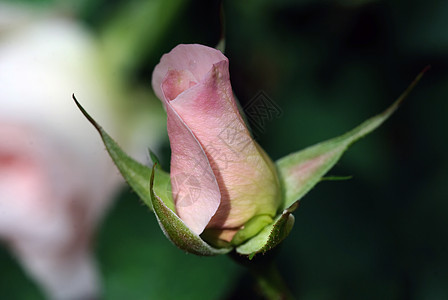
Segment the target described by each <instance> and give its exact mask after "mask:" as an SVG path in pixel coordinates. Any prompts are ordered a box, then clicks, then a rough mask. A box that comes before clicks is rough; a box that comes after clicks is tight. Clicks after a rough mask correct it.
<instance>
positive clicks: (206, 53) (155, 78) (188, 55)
mask: <svg viewBox="0 0 448 300" xmlns="http://www.w3.org/2000/svg"><path fill="white" fill-rule="evenodd" d="M223 60H225V61H227V58H226V57H225V56H224V54H222V53H221V51H219V50H216V49H213V48H210V47H207V46H203V45H198V44H192V45H185V44H180V45H178V46H177V47H175V48H174V49H173V50H171V51H170V52H169V53H167V54H165V55H163V56H162V58H161V59H160V63H159V64H158V65H157V66H156V68H155V69H154V72H153V74H152V88H153V89H154V92H155V93H156V95H157V97H159V99H164V96H163V91H162V82H163V81H164V80H165V77H166V75H167V73H168V71H170V70H188V71H189V72H191V74H192V75H193V77H194V78H195V79H196V81H197V82H199V81H201V80H202V78H203V77H204V76H205V75H206V74H207V73H208V72H209V71H210V66H212V65H214V64H216V63H218V62H220V61H223Z"/></svg>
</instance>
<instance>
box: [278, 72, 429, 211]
mask: <svg viewBox="0 0 448 300" xmlns="http://www.w3.org/2000/svg"><path fill="white" fill-rule="evenodd" d="M426 70H427V68H425V69H424V70H423V71H422V72H421V73H420V74H419V75H418V76H417V77H416V78H415V79H414V81H413V82H412V83H411V84H410V85H409V87H408V88H407V89H406V90H405V91H404V92H403V94H401V96H400V97H399V98H398V99H397V100H396V101H395V102H394V103H393V104H392V105H391V106H390V107H389V108H388V109H386V110H385V111H384V112H382V113H380V114H379V115H376V116H374V117H373V118H370V119H368V120H367V121H365V122H364V123H362V124H361V125H359V126H358V127H356V128H355V129H353V130H351V131H349V132H347V133H346V134H344V135H342V136H339V137H336V138H333V139H330V140H328V141H325V142H322V143H319V144H317V145H314V146H311V147H309V148H306V149H304V150H302V151H299V152H296V153H293V154H290V155H288V156H286V157H284V158H281V159H280V160H278V161H277V162H276V164H277V169H278V172H279V177H280V181H281V183H282V186H283V199H284V202H283V207H282V209H286V208H289V207H291V205H293V204H294V203H296V202H297V201H299V200H300V199H301V198H302V197H303V196H304V195H305V194H306V193H307V192H308V191H309V190H311V189H312V188H313V187H314V186H315V185H316V184H317V183H318V182H319V181H321V179H322V176H324V175H325V173H327V172H328V171H329V170H330V169H331V168H332V167H333V166H334V165H335V164H336V162H337V161H338V160H339V159H340V157H341V156H342V154H343V153H344V152H345V151H346V150H347V148H348V147H349V146H350V145H351V144H353V143H354V142H356V141H357V140H358V139H360V138H362V137H363V136H365V135H367V134H369V133H370V132H372V131H373V130H375V129H376V128H378V127H379V126H380V125H381V124H382V123H383V122H384V121H386V120H387V119H388V118H389V117H390V116H391V115H392V113H393V112H394V111H395V110H396V109H397V108H398V106H399V105H400V104H401V102H403V100H404V99H405V98H406V97H407V96H408V94H409V93H410V92H411V90H412V89H413V88H414V86H415V85H416V84H417V82H418V81H419V80H420V79H421V77H422V76H423V74H424V72H425V71H426Z"/></svg>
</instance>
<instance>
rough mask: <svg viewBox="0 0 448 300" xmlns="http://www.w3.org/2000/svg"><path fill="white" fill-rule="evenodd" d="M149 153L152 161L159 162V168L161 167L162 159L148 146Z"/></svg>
mask: <svg viewBox="0 0 448 300" xmlns="http://www.w3.org/2000/svg"><path fill="white" fill-rule="evenodd" d="M148 153H149V158H151V161H152V163H153V164H157V166H158V168H160V159H159V158H158V157H157V155H156V154H155V153H154V152H153V151H152V150H151V149H150V148H148Z"/></svg>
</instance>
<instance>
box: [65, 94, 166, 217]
mask: <svg viewBox="0 0 448 300" xmlns="http://www.w3.org/2000/svg"><path fill="white" fill-rule="evenodd" d="M72 97H73V100H75V103H76V105H77V106H78V108H79V109H80V110H81V112H82V113H83V114H84V116H85V117H86V118H87V120H89V121H90V123H92V125H93V126H94V127H95V128H96V130H97V131H98V133H99V134H100V136H101V139H102V140H103V143H104V145H105V146H106V149H107V152H108V153H109V155H110V157H111V158H112V160H113V161H114V163H115V165H116V166H117V168H118V170H119V171H120V173H121V175H122V176H123V177H124V179H125V180H126V181H127V183H128V184H129V185H130V186H131V187H132V189H133V190H134V191H135V192H136V193H137V195H138V196H139V197H140V198H141V199H142V200H143V202H144V203H145V204H146V205H147V206H148V207H149V208H150V209H151V210H152V202H151V195H150V192H149V187H148V180H149V178H150V176H151V169H150V168H149V167H147V166H144V165H142V164H140V163H139V162H137V161H136V160H134V159H133V158H131V157H130V156H128V155H127V154H126V153H125V152H124V151H123V150H121V148H120V146H118V144H117V143H116V142H115V141H114V140H113V139H112V138H111V137H110V136H109V134H107V132H106V131H105V130H104V129H103V128H102V127H101V126H100V125H99V124H98V123H97V122H96V121H95V120H94V119H93V118H92V117H91V116H90V115H89V114H88V113H87V111H86V110H85V109H84V108H83V107H82V106H81V104H79V102H78V100H76V98H75V95H73V96H72ZM162 181H163V177H162ZM161 184H163V182H162V183H161Z"/></svg>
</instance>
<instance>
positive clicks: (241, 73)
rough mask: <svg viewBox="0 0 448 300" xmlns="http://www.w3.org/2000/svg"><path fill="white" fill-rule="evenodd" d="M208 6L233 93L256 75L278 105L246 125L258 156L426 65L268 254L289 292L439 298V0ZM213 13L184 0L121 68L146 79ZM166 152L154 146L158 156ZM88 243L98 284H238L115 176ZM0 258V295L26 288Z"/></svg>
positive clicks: (442, 253) (305, 137)
mask: <svg viewBox="0 0 448 300" xmlns="http://www.w3.org/2000/svg"><path fill="white" fill-rule="evenodd" d="M41 2H51V1H41ZM124 2H125V1H100V0H97V1H93V2H89V5H85V6H82V7H81V8H78V9H79V10H78V14H79V16H80V17H81V18H82V19H83V20H84V21H85V22H86V23H87V24H88V25H89V26H91V28H92V29H93V30H95V31H99V28H101V26H102V24H105V23H107V21H108V18H110V17H111V16H112V15H113V14H114V13H115V14H116V13H117V11H119V8H120V5H123V3H124ZM224 8H225V21H226V22H225V24H226V37H227V40H226V42H227V49H226V55H227V56H228V57H229V59H230V68H231V79H232V84H233V87H234V90H235V93H236V95H237V97H238V98H239V99H240V101H241V103H242V105H243V106H244V105H245V104H246V103H248V102H249V101H250V100H251V99H252V97H253V96H255V95H256V94H257V92H258V91H260V90H263V91H264V92H265V93H266V94H267V95H268V96H269V98H270V99H271V100H272V101H274V102H275V103H276V104H277V105H278V106H279V107H280V108H281V110H282V112H283V113H282V115H281V117H279V118H275V119H273V120H272V121H270V122H268V123H267V124H266V125H265V127H264V132H263V133H262V134H261V135H260V136H259V142H260V144H261V145H262V146H263V147H264V148H265V149H266V151H267V152H268V153H269V154H270V155H271V156H272V158H273V159H278V158H280V157H282V156H284V155H286V154H289V153H291V152H294V151H297V150H300V149H302V148H304V147H306V146H309V145H312V144H314V143H317V142H319V141H322V140H324V139H328V138H331V137H333V136H336V135H339V134H341V133H344V132H345V131H348V130H349V129H351V128H353V127H354V126H356V125H358V124H359V123H361V122H362V121H363V120H365V119H367V118H368V117H370V116H372V115H374V114H376V113H378V112H380V111H382V110H383V109H385V108H386V107H387V106H388V105H389V104H391V103H392V102H393V100H394V99H395V98H397V97H398V96H399V94H400V93H401V92H402V91H403V90H404V89H405V88H406V87H407V85H408V84H409V83H410V82H411V81H412V79H413V78H414V77H415V76H416V75H417V74H418V72H420V71H421V70H422V69H423V68H424V67H425V66H426V65H428V64H430V65H431V66H432V68H431V70H430V71H429V72H428V73H427V74H426V75H425V76H424V78H423V80H422V81H421V83H420V84H419V85H418V86H417V88H416V89H415V90H414V91H413V92H412V94H411V95H410V97H409V98H408V99H407V100H406V102H405V103H404V105H403V106H402V107H401V108H400V109H399V110H398V111H397V113H396V114H395V115H394V116H393V117H392V119H390V120H389V121H387V122H386V123H385V124H384V125H383V126H382V127H381V128H380V129H378V130H377V131H376V132H374V133H373V134H372V135H370V136H368V137H367V138H365V139H363V140H361V141H359V142H358V143H357V144H355V145H354V146H353V147H352V148H351V149H350V150H349V151H348V152H347V153H346V154H345V155H344V157H343V158H342V160H341V161H340V162H339V163H338V164H337V166H336V167H335V168H334V169H333V170H332V171H331V172H330V174H331V175H353V178H352V179H351V180H349V181H343V182H323V183H320V184H319V185H318V186H317V187H316V188H315V189H314V190H312V191H311V192H310V193H309V194H308V195H307V196H306V197H305V198H304V199H303V201H302V202H301V205H300V207H299V209H298V210H297V212H296V213H295V216H296V224H295V227H294V229H293V231H292V233H291V235H290V236H289V237H288V238H287V240H286V241H285V242H284V243H283V245H282V247H281V250H280V251H279V256H278V262H279V265H280V268H281V271H282V272H283V274H284V276H285V278H286V280H287V282H288V284H289V285H290V287H291V289H292V290H293V292H294V294H295V295H296V296H297V298H299V299H305V300H308V299H309V300H313V299H316V300H321V299H322V300H325V299H425V300H426V299H448V202H447V200H448V199H447V198H448V188H447V186H446V184H447V179H448V174H447V173H448V172H447V170H448V169H447V160H446V158H445V156H446V153H448V151H447V150H448V146H447V133H446V128H447V125H446V124H447V122H446V116H447V115H448V101H447V100H448V99H447V96H446V95H447V92H448V72H447V64H448V1H444V0H440V1H436V0H427V1H416V0H415V1H410V0H408V1H405V0H391V1H375V0H371V1H368V0H364V1H362V0H346V1H343V0H340V1H324V0H320V1H319V0H308V1H305V0H302V1H288V0H283V1H236V0H235V1H225V2H224ZM218 16H219V3H217V2H213V1H191V2H189V3H187V4H186V5H185V6H184V7H182V8H181V9H180V11H179V13H178V16H177V17H176V19H175V20H174V21H172V22H170V24H169V25H168V26H167V27H166V28H164V29H163V30H164V34H163V37H162V38H159V39H158V40H157V41H154V44H153V45H152V47H151V48H150V49H149V48H148V51H147V52H146V54H145V55H143V57H142V58H141V63H140V64H139V65H138V66H137V67H135V68H133V69H132V70H131V72H130V74H131V75H130V76H132V78H133V79H132V82H133V84H149V82H150V76H151V72H152V69H153V67H154V66H155V64H156V63H157V61H158V60H159V59H160V56H161V55H162V53H165V52H168V51H169V50H170V49H171V48H172V47H174V46H175V45H177V44H179V43H202V44H206V45H209V46H214V45H215V44H216V43H217V42H218V40H219V32H220V29H219V28H220V25H219V19H218ZM142 26H145V24H142ZM148 30H150V28H148ZM165 149H168V145H166V146H165ZM168 158H169V154H168V152H164V153H162V159H163V160H164V161H165V165H166V166H167V161H168ZM96 250H97V255H98V259H99V264H100V267H101V271H102V273H103V275H104V285H105V299H227V298H236V297H237V295H239V296H240V298H242V297H243V295H247V294H248V293H251V287H250V284H251V282H250V278H249V276H248V274H247V273H245V271H244V270H243V269H241V268H240V267H239V266H237V265H235V264H234V263H233V262H232V261H231V260H230V259H228V258H227V257H215V258H201V257H195V256H193V255H187V254H184V253H183V252H181V251H180V250H178V249H176V248H175V247H174V246H172V245H171V244H170V242H169V241H168V240H166V239H165V237H164V236H163V234H162V232H161V230H160V229H159V228H158V225H157V222H156V220H155V218H154V217H153V215H152V214H151V213H150V212H149V211H148V209H147V208H145V207H144V206H143V205H142V204H140V202H139V200H138V199H137V198H136V196H135V194H133V193H131V192H129V191H124V192H123V193H122V194H121V196H120V197H119V198H118V201H117V203H116V205H115V206H114V207H113V209H112V210H111V212H110V214H109V215H108V216H107V218H106V221H105V223H104V225H103V226H102V228H101V230H100V232H99V236H98V240H97V241H96ZM0 264H1V265H0V292H1V294H0V295H1V296H0V298H2V299H3V298H4V299H40V298H41V296H40V293H39V291H38V290H37V288H36V286H35V285H34V284H33V283H32V282H30V281H29V280H28V279H27V278H26V276H25V275H24V274H23V272H22V271H21V270H20V268H19V266H18V265H17V264H16V263H15V262H14V261H13V260H12V259H11V257H10V256H9V254H8V253H7V252H6V250H4V249H0Z"/></svg>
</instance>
